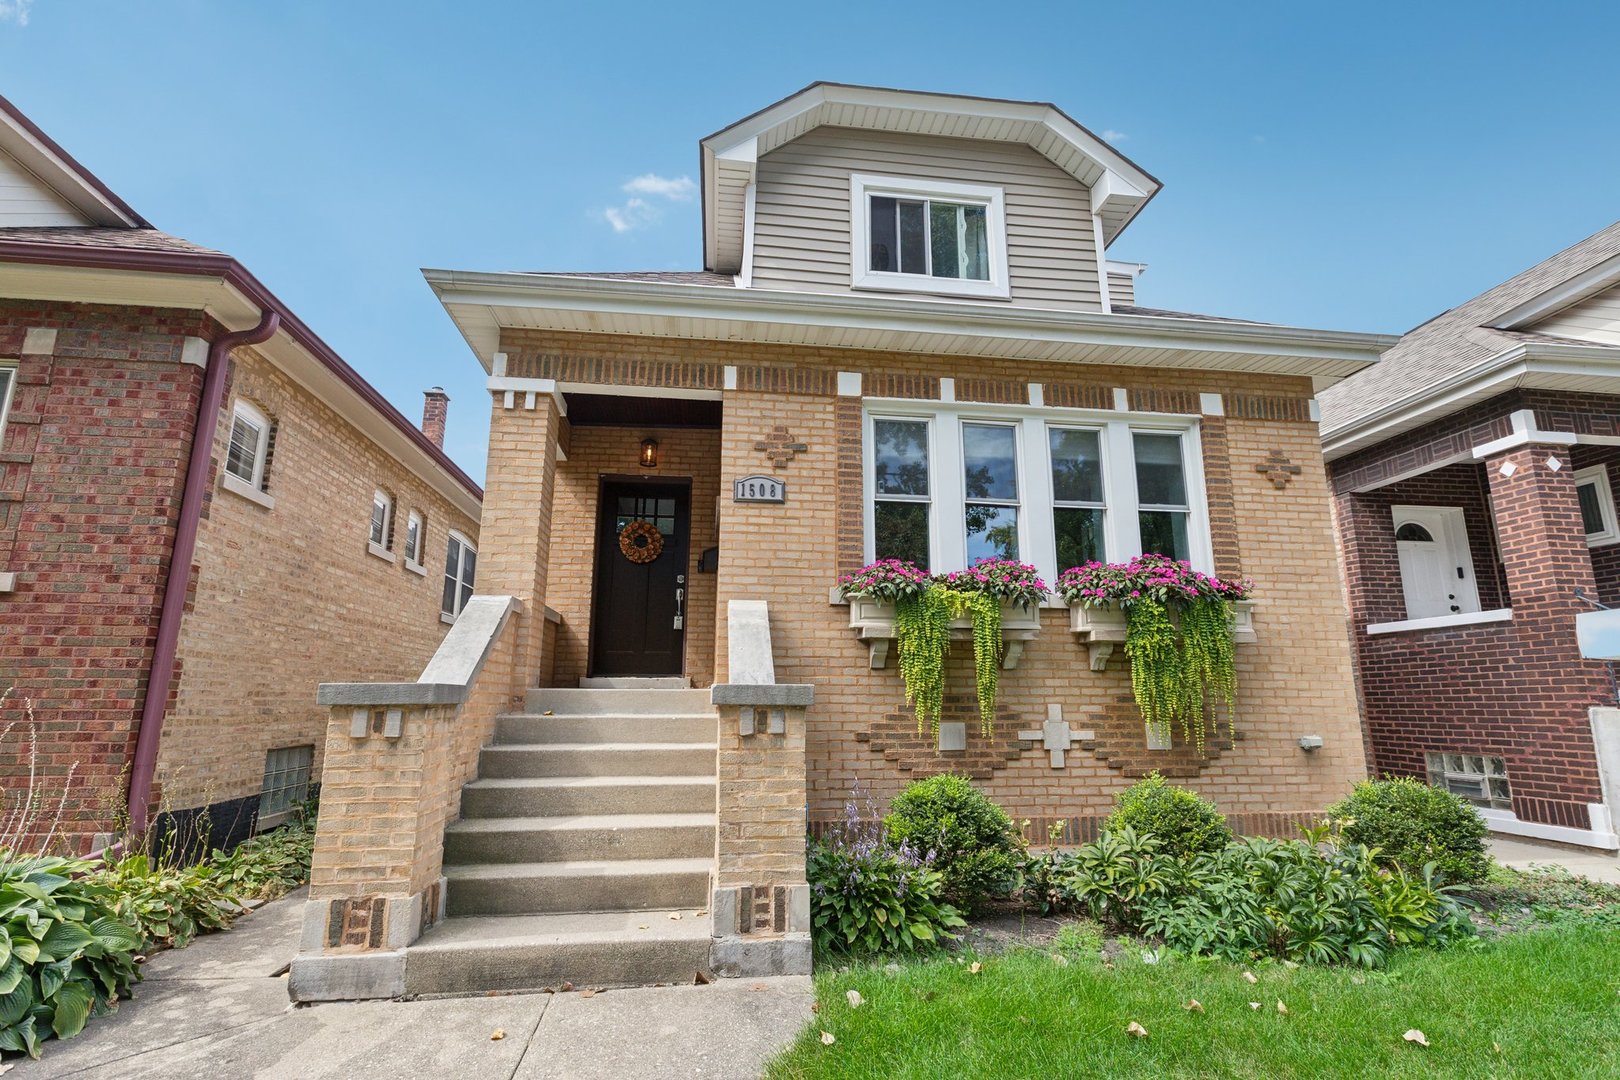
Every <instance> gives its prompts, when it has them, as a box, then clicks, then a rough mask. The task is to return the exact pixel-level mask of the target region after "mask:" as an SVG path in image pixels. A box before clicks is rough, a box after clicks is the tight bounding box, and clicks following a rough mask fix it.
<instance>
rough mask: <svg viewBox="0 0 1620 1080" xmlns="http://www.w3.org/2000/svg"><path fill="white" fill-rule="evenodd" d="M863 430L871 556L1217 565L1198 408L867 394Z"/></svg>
mask: <svg viewBox="0 0 1620 1080" xmlns="http://www.w3.org/2000/svg"><path fill="white" fill-rule="evenodd" d="M865 437H866V490H867V505H866V529H867V550H866V555H867V557H868V558H869V559H903V560H907V561H910V562H913V563H916V564H917V565H918V566H919V567H923V568H925V569H928V570H932V571H951V570H959V569H963V568H965V567H968V566H971V565H972V564H973V563H974V562H976V561H978V560H980V559H984V558H991V557H998V558H1005V559H1016V560H1018V561H1020V562H1026V563H1032V564H1034V566H1035V567H1036V569H1038V570H1039V571H1040V573H1041V576H1042V577H1044V578H1046V579H1047V580H1048V581H1052V580H1055V579H1056V577H1057V575H1058V574H1059V573H1061V572H1062V571H1064V570H1066V569H1068V568H1070V567H1072V566H1083V565H1085V564H1086V563H1088V562H1092V561H1106V562H1120V561H1123V560H1126V559H1129V558H1131V557H1132V556H1134V555H1138V554H1141V553H1144V552H1155V553H1160V554H1164V555H1169V556H1171V557H1173V558H1176V559H1182V560H1185V561H1187V562H1189V563H1191V564H1192V565H1193V566H1194V567H1195V568H1197V569H1200V570H1205V571H1208V570H1211V569H1212V568H1213V567H1212V561H1211V560H1212V556H1211V548H1210V542H1209V525H1208V513H1207V509H1206V506H1205V503H1204V494H1203V470H1202V465H1201V459H1200V450H1199V439H1198V420H1197V418H1196V417H1192V416H1168V415H1164V414H1152V413H1134V414H1128V413H1122V412H1098V411H1088V410H1080V409H1055V408H1042V407H1037V406H1021V405H989V404H983V405H981V404H976V403H959V402H918V401H910V400H907V401H900V400H881V401H880V400H876V399H871V400H868V402H867V417H866V436H865Z"/></svg>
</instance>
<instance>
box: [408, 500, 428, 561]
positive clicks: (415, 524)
mask: <svg viewBox="0 0 1620 1080" xmlns="http://www.w3.org/2000/svg"><path fill="white" fill-rule="evenodd" d="M425 543H426V538H425V534H424V533H423V527H422V512H421V511H420V510H412V511H411V512H410V513H409V514H408V515H406V517H405V565H406V567H408V568H409V569H411V570H414V571H416V572H417V573H418V574H422V573H426V571H425V570H424V569H423V567H422V547H423V545H424V544H425Z"/></svg>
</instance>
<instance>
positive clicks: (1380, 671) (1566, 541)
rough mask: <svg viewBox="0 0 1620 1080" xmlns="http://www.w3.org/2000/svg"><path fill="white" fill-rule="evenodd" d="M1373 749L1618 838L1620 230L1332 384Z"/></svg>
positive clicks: (1559, 824) (1534, 822) (1525, 816)
mask: <svg viewBox="0 0 1620 1080" xmlns="http://www.w3.org/2000/svg"><path fill="white" fill-rule="evenodd" d="M1318 397H1319V400H1320V402H1321V407H1322V438H1323V443H1324V448H1325V456H1326V458H1327V461H1328V471H1329V476H1330V479H1331V483H1332V488H1333V495H1334V501H1335V510H1336V514H1337V525H1338V531H1339V539H1340V544H1341V548H1342V554H1343V558H1344V566H1345V573H1346V577H1347V584H1348V588H1349V594H1350V608H1351V623H1352V630H1353V634H1354V639H1355V643H1356V650H1357V657H1358V661H1359V673H1360V690H1361V696H1362V703H1363V709H1364V715H1365V721H1366V730H1367V740H1368V748H1369V761H1370V764H1371V766H1372V768H1373V770H1374V771H1375V772H1377V773H1398V774H1403V775H1411V776H1419V777H1427V778H1428V779H1429V781H1430V782H1432V783H1435V784H1438V785H1441V786H1445V787H1448V788H1450V789H1451V790H1452V791H1455V792H1457V793H1458V794H1460V795H1463V796H1464V797H1466V798H1468V799H1469V800H1470V801H1472V802H1473V803H1474V804H1475V805H1476V806H1478V807H1479V809H1480V811H1481V813H1482V814H1484V816H1485V817H1486V819H1487V820H1488V821H1489V822H1490V824H1491V827H1492V828H1493V829H1495V830H1496V831H1498V832H1501V833H1508V834H1514V835H1522V836H1533V837H1540V838H1542V839H1548V840H1557V841H1563V842H1566V843H1574V844H1583V845H1589V846H1593V847H1598V848H1606V849H1611V850H1612V849H1614V848H1616V847H1617V846H1620V839H1617V837H1616V828H1615V822H1616V817H1617V815H1620V710H1617V709H1616V708H1615V706H1616V698H1615V685H1614V682H1613V681H1612V677H1611V673H1610V672H1609V671H1608V670H1607V668H1606V666H1605V665H1604V664H1602V663H1598V662H1595V661H1591V660H1585V659H1582V657H1581V654H1580V651H1579V649H1578V647H1577V644H1576V633H1575V617H1576V615H1577V614H1579V613H1581V612H1584V611H1591V610H1593V609H1594V607H1595V606H1596V605H1597V604H1602V605H1609V606H1615V605H1620V524H1617V522H1616V516H1615V506H1616V502H1617V499H1616V495H1615V484H1616V482H1617V481H1620V223H1617V224H1614V225H1611V226H1609V227H1608V228H1606V229H1604V230H1603V231H1601V232H1599V233H1597V234H1595V235H1593V236H1590V237H1588V238H1587V239H1585V240H1582V241H1581V242H1580V243H1578V244H1576V245H1575V246H1573V247H1571V248H1569V249H1568V250H1566V251H1562V252H1559V253H1558V254H1557V255H1554V256H1553V257H1552V258H1550V259H1548V260H1546V261H1545V262H1542V263H1540V264H1538V265H1536V266H1533V267H1531V268H1530V269H1528V270H1526V271H1524V272H1523V273H1522V274H1519V275H1518V276H1517V277H1514V278H1512V279H1511V280H1509V281H1506V282H1504V283H1503V284H1501V285H1498V286H1497V287H1496V288H1494V289H1491V290H1490V291H1488V292H1486V293H1484V294H1482V295H1480V296H1477V297H1475V298H1474V299H1472V300H1469V301H1468V302H1466V303H1464V304H1461V305H1459V306H1457V307H1455V308H1453V309H1451V310H1450V311H1447V312H1445V313H1443V314H1441V315H1439V316H1437V317H1436V318H1434V319H1432V320H1430V321H1429V322H1427V323H1424V324H1423V325H1422V326H1420V327H1418V328H1417V329H1415V330H1413V331H1411V332H1410V333H1408V334H1407V335H1405V336H1404V337H1403V338H1402V339H1401V341H1400V343H1399V344H1398V345H1396V346H1395V347H1394V348H1393V349H1391V350H1390V351H1389V352H1387V353H1385V354H1384V356H1383V359H1382V360H1381V361H1380V362H1379V363H1378V364H1377V365H1375V366H1374V367H1372V368H1369V369H1368V370H1366V371H1364V372H1361V373H1360V374H1358V375H1355V376H1352V377H1351V378H1350V379H1348V380H1346V381H1344V382H1342V383H1340V384H1339V385H1337V386H1333V387H1329V388H1327V389H1325V390H1324V391H1322V392H1321V393H1320V394H1319V395H1318Z"/></svg>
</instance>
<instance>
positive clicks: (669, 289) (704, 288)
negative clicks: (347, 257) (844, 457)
mask: <svg viewBox="0 0 1620 1080" xmlns="http://www.w3.org/2000/svg"><path fill="white" fill-rule="evenodd" d="M423 275H424V276H425V277H426V278H427V281H428V284H429V285H430V286H431V287H432V288H433V291H434V293H435V294H437V295H438V297H439V300H440V302H441V303H443V304H444V305H445V308H446V309H447V310H448V311H449V313H450V316H451V318H452V319H454V320H455V322H456V325H457V327H458V328H459V329H460V330H461V332H462V335H463V336H464V337H465V338H466V339H467V342H468V344H470V345H471V346H472V348H473V351H474V352H475V353H476V354H477V355H478V357H479V359H480V360H481V361H482V362H483V364H484V367H485V370H490V368H491V366H492V364H493V361H494V355H495V352H496V350H497V349H499V348H500V334H501V330H502V329H503V328H508V327H517V328H530V329H551V330H568V331H584V332H604V333H629V334H646V335H651V336H659V337H670V338H690V339H699V340H729V341H758V342H771V343H787V344H800V345H814V346H823V347H825V346H830V347H835V348H862V349H888V350H893V351H905V352H935V353H947V354H954V355H961V356H994V357H1000V358H1007V359H1027V360H1052V361H1059V362H1064V361H1068V362H1077V363H1113V364H1125V365H1139V366H1144V367H1154V366H1157V367H1177V366H1182V367H1194V368H1207V369H1215V370H1233V371H1256V372H1260V371H1264V372H1273V373H1281V374H1298V375H1311V376H1315V377H1318V378H1327V379H1337V378H1344V377H1346V376H1348V375H1351V374H1353V373H1355V372H1356V371H1359V370H1361V369H1362V368H1364V367H1366V366H1367V365H1369V364H1371V363H1373V362H1374V361H1375V360H1376V359H1377V356H1378V354H1379V353H1380V352H1382V351H1383V350H1384V349H1387V348H1389V347H1390V346H1391V345H1393V344H1394V343H1395V341H1396V340H1397V339H1396V338H1394V337H1392V336H1389V335H1382V334H1359V333H1347V332H1341V331H1330V330H1309V329H1301V328H1297V327H1289V326H1270V325H1265V324H1260V323H1241V322H1221V321H1215V320H1198V319H1175V318H1165V317H1160V316H1145V315H1102V314H1095V313H1090V312H1067V311H1062V312H1060V311H1045V310H1030V309H1018V308H1004V307H989V306H986V305H982V304H971V303H958V302H952V301H932V302H928V303H919V302H917V301H916V300H915V299H910V298H907V299H893V298H888V297H877V296H844V295H841V294H830V293H803V292H786V291H774V290H765V289H746V290H744V289H733V288H730V287H721V286H712V285H689V284H672V283H664V282H645V281H623V280H611V279H603V278H578V277H552V276H548V275H537V274H513V273H504V274H502V273H494V274H491V273H477V272H468V271H453V270H424V271H423ZM1093 355H1095V356H1096V359H1090V357H1091V356H1093ZM1077 357H1079V359H1077Z"/></svg>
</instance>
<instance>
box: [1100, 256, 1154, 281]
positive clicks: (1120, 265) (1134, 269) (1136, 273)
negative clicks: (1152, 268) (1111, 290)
mask: <svg viewBox="0 0 1620 1080" xmlns="http://www.w3.org/2000/svg"><path fill="white" fill-rule="evenodd" d="M1104 266H1105V267H1106V268H1107V270H1108V272H1109V273H1110V274H1120V275H1122V276H1124V277H1128V278H1130V279H1132V280H1133V281H1134V280H1135V279H1137V278H1139V277H1141V276H1142V275H1143V274H1145V273H1147V268H1148V264H1147V263H1133V262H1120V261H1119V260H1118V259H1109V260H1108V261H1107V262H1106V263H1104Z"/></svg>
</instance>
